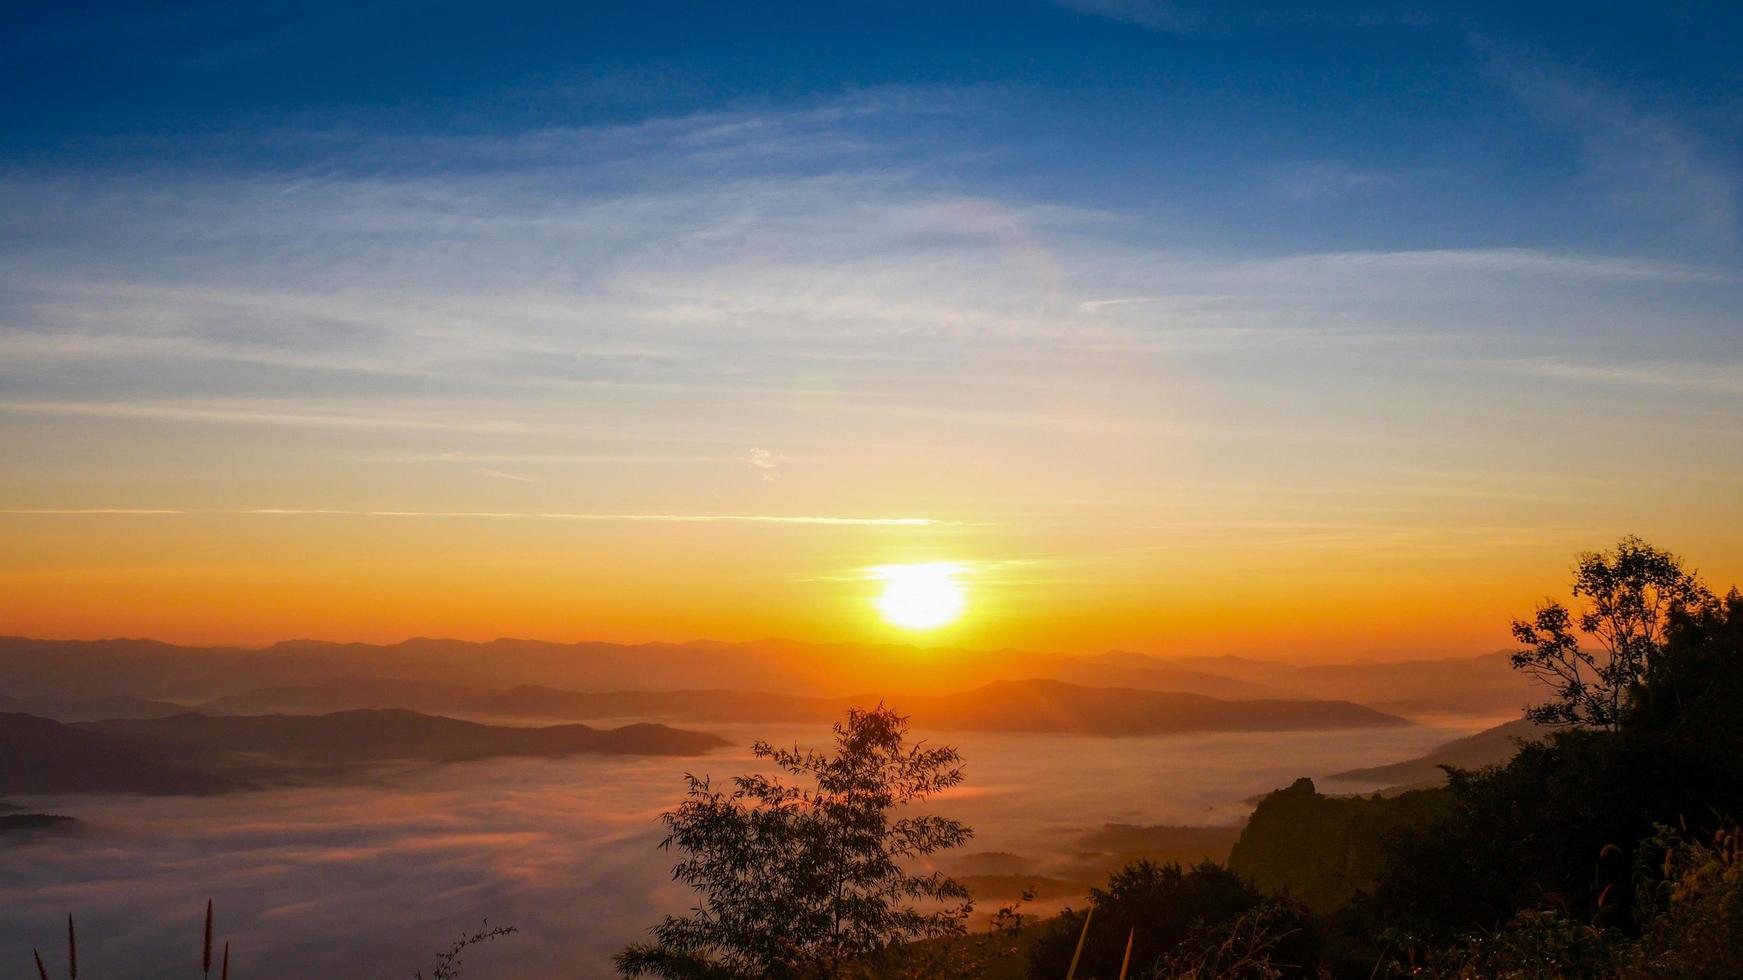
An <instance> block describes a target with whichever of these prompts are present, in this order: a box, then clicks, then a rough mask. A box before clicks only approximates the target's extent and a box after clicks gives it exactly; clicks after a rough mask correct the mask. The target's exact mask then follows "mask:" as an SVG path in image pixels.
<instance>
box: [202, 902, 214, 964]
mask: <svg viewBox="0 0 1743 980" xmlns="http://www.w3.org/2000/svg"><path fill="white" fill-rule="evenodd" d="M200 969H201V970H203V971H204V972H205V974H206V976H208V977H209V976H211V975H212V900H211V899H209V898H208V899H206V950H205V952H204V953H202V954H200Z"/></svg>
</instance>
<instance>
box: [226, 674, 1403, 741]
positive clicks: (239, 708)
mask: <svg viewBox="0 0 1743 980" xmlns="http://www.w3.org/2000/svg"><path fill="white" fill-rule="evenodd" d="M885 700H892V698H891V697H890V696H886V695H880V694H875V693H868V694H862V695H856V696H853V697H842V698H818V697H802V696H798V695H786V694H770V693H762V692H740V691H719V690H709V691H606V692H589V691H564V690H558V689H555V688H546V687H531V686H523V687H516V688H509V689H507V690H498V691H483V692H474V691H469V690H468V689H466V688H463V687H458V686H446V685H434V684H430V683H428V682H421V681H420V682H403V683H402V682H398V681H392V680H385V679H382V678H358V679H339V680H335V681H330V682H327V683H324V684H319V685H312V686H310V687H306V688H295V687H279V688H270V689H265V690H262V691H257V692H249V693H245V694H242V695H237V696H233V697H229V698H222V699H219V700H217V701H213V702H211V703H210V704H208V705H203V706H202V710H212V711H217V712H224V713H257V712H262V711H305V712H321V711H333V710H341V709H344V708H357V707H378V708H385V707H410V708H416V709H419V710H426V711H431V710H447V711H457V712H461V713H464V714H471V715H477V716H481V717H494V718H499V719H521V720H526V719H540V720H551V719H565V720H589V719H598V718H666V719H682V720H685V721H694V722H767V723H776V722H781V723H815V724H827V723H828V722H831V721H834V720H836V719H839V718H840V717H841V716H842V714H844V713H845V712H846V711H847V709H849V708H851V707H855V706H869V705H873V704H877V703H878V702H879V701H885ZM898 707H899V708H900V710H901V711H902V712H904V713H905V714H909V715H911V716H912V718H913V720H914V724H915V726H916V727H918V728H921V729H926V730H950V729H960V730H972V731H1000V732H1034V733H1050V734H1079V735H1108V736H1120V735H1154V734H1175V733H1184V732H1200V731H1300V730H1315V729H1331V728H1376V727H1388V726H1395V725H1404V724H1408V722H1407V721H1406V720H1405V719H1403V718H1400V717H1398V716H1396V715H1390V714H1386V713H1384V712H1380V711H1376V710H1374V709H1372V708H1368V707H1366V706H1363V705H1359V704H1353V703H1351V702H1348V701H1292V700H1277V699H1264V700H1240V701H1231V700H1223V699H1219V698H1212V697H1207V696H1205V695H1201V694H1185V693H1180V692H1173V691H1145V690H1135V689H1128V688H1106V687H1085V686H1082V685H1077V684H1067V683H1065V682H1063V681H1052V680H1037V679H1029V680H1021V681H996V682H994V683H992V684H985V685H982V686H980V687H977V688H973V689H970V690H967V691H961V692H957V693H952V694H943V695H912V694H911V695H907V696H904V697H902V698H900V702H899V704H898Z"/></svg>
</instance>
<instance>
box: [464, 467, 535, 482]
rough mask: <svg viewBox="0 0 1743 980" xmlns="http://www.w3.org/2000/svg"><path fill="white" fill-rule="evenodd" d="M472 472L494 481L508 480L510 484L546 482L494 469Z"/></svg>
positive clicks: (483, 468) (481, 469)
mask: <svg viewBox="0 0 1743 980" xmlns="http://www.w3.org/2000/svg"><path fill="white" fill-rule="evenodd" d="M472 472H474V473H476V474H478V475H479V476H487V477H490V478H491V479H492V480H507V481H509V482H510V483H543V482H545V481H543V480H541V479H539V478H538V477H536V476H527V475H526V474H524V473H510V472H508V471H506V470H493V469H488V468H486V467H479V468H478V469H475V470H473V471H472Z"/></svg>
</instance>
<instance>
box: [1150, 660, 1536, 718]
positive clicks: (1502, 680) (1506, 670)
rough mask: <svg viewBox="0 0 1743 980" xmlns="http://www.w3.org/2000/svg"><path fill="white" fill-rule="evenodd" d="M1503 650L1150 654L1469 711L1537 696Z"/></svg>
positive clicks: (1316, 694)
mask: <svg viewBox="0 0 1743 980" xmlns="http://www.w3.org/2000/svg"><path fill="white" fill-rule="evenodd" d="M1508 657H1509V655H1508V654H1507V653H1504V652H1497V653H1488V654H1483V655H1482V656H1478V657H1442V658H1437V659H1428V660H1392V661H1357V662H1352V663H1334V664H1299V663H1284V662H1279V661H1274V660H1255V659H1252V658H1247V657H1170V658H1155V659H1156V660H1157V661H1158V662H1159V663H1164V664H1172V665H1174V666H1177V667H1188V668H1191V669H1194V670H1201V671H1204V672H1206V673H1210V674H1215V675H1217V676H1219V677H1227V678H1231V679H1234V680H1241V681H1246V682H1248V683H1253V684H1264V685H1267V686H1270V687H1272V688H1274V689H1277V690H1279V691H1281V692H1284V693H1283V694H1282V695H1281V696H1285V697H1298V698H1326V697H1333V698H1348V699H1349V700H1351V701H1359V702H1361V703H1363V704H1377V703H1388V702H1391V703H1401V702H1409V701H1431V702H1433V703H1434V704H1435V705H1436V706H1437V707H1438V708H1443V709H1451V710H1453V711H1457V712H1464V713H1467V714H1473V715H1489V716H1493V715H1497V714H1513V713H1515V712H1517V711H1518V710H1519V709H1520V708H1521V707H1523V706H1525V705H1526V704H1529V703H1531V701H1533V700H1534V699H1535V698H1538V697H1540V696H1541V692H1540V691H1539V690H1538V689H1537V687H1536V685H1535V682H1533V681H1532V680H1531V678H1529V677H1527V676H1525V675H1523V674H1521V673H1520V672H1518V671H1516V670H1514V669H1513V668H1512V665H1511V663H1510V662H1509V659H1508Z"/></svg>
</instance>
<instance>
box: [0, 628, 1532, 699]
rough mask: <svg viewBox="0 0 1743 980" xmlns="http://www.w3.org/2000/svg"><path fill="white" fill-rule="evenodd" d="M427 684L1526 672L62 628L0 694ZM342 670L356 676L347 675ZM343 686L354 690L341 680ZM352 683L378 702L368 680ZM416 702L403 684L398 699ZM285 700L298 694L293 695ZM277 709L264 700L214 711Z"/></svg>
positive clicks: (1341, 677)
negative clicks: (80, 637)
mask: <svg viewBox="0 0 1743 980" xmlns="http://www.w3.org/2000/svg"><path fill="white" fill-rule="evenodd" d="M359 677H366V678H375V679H379V680H380V681H398V682H405V683H408V684H413V685H429V686H428V688H426V689H425V690H424V692H423V694H422V695H421V696H420V697H422V698H425V699H424V700H418V701H417V702H415V703H416V704H417V705H419V706H420V707H425V708H427V709H428V710H435V711H445V710H449V702H447V701H446V700H443V699H444V698H445V696H446V695H445V694H444V693H443V692H442V690H441V689H442V687H443V686H444V685H452V686H458V687H464V688H469V689H473V690H478V689H485V688H489V689H499V688H506V687H520V686H525V687H544V688H552V689H557V690H566V691H583V692H608V691H626V690H639V691H659V690H690V691H697V690H716V689H720V690H726V689H730V690H740V691H757V690H762V691H781V692H784V693H789V694H794V695H802V696H806V697H822V698H843V697H847V696H849V695H857V694H861V693H864V692H866V691H881V692H883V693H886V694H889V695H892V696H902V697H905V696H907V695H911V694H917V693H929V694H930V693H937V692H939V691H950V690H965V689H967V688H971V687H974V686H976V685H980V684H986V683H989V682H995V681H1019V680H1026V679H1031V678H1039V679H1043V680H1055V681H1063V682H1066V683H1070V684H1077V685H1082V686H1085V687H1110V688H1121V689H1130V690H1155V691H1173V692H1178V693H1186V694H1199V695H1204V696H1208V697H1214V698H1221V699H1225V700H1250V699H1277V700H1291V699H1292V700H1349V701H1356V702H1361V703H1376V702H1407V701H1412V700H1415V701H1421V700H1433V701H1435V702H1437V703H1438V704H1440V705H1443V706H1445V707H1447V708H1449V709H1450V710H1452V711H1455V712H1466V713H1487V714H1495V713H1505V712H1511V711H1515V710H1517V709H1518V708H1519V706H1520V705H1521V704H1523V703H1525V702H1526V701H1527V700H1528V699H1529V698H1530V695H1531V689H1530V685H1529V682H1528V681H1527V680H1525V679H1524V678H1522V677H1520V676H1519V674H1518V673H1517V672H1515V671H1513V670H1511V669H1509V667H1508V665H1507V660H1506V656H1505V655H1503V654H1495V655H1488V656H1484V657H1475V658H1448V659H1442V660H1421V661H1401V662H1385V663H1382V662H1372V663H1352V664H1318V665H1302V664H1294V663H1284V662H1281V661H1271V660H1254V659H1248V658H1239V657H1159V656H1154V655H1149V654H1142V653H1131V652H1121V651H1115V652H1110V653H1104V654H1097V655H1093V656H1068V655H1063V654H1048V653H1030V652H1025V651H1019V650H956V649H924V648H918V647H909V646H899V645H877V644H851V643H821V644H810V643H797V642H793V641H787V640H759V641H755V642H749V643H720V642H713V641H696V642H691V643H644V644H630V645H626V644H613V643H587V642H583V643H552V642H546V641H541V640H520V639H500V640H492V641H489V642H486V643H472V642H466V641H460V640H443V639H425V638H419V639H411V640H405V641H403V642H400V643H390V644H368V643H328V642H324V641H314V640H293V641H286V642H284V643H278V644H274V645H272V646H270V647H263V648H258V649H253V648H242V647H183V646H176V645H173V644H167V643H160V642H158V641H155V640H133V639H117V640H94V641H61V640H33V639H27V638H23V637H0V694H4V695H9V696H12V697H17V698H26V699H33V700H41V699H54V700H68V699H89V698H95V697H106V696H110V695H115V694H125V695H130V696H133V697H138V698H146V699H155V700H161V701H175V702H185V703H192V702H202V701H205V702H210V701H215V700H218V699H223V698H227V697H231V696H233V695H237V694H240V693H242V692H249V691H260V690H263V689H271V688H277V687H309V686H316V685H323V684H329V683H334V682H335V680H336V679H340V678H347V679H348V678H359ZM345 683H350V681H346V682H345ZM330 694H331V696H332V697H333V698H338V697H339V696H340V695H342V694H343V691H342V690H340V689H338V688H336V689H335V691H333V692H330ZM357 698H358V699H359V700H362V701H366V702H369V693H368V692H361V691H360V692H358V694H357ZM392 700H394V701H397V702H400V703H402V704H405V705H408V706H409V705H410V704H411V703H413V702H411V701H409V700H408V699H407V698H406V697H405V696H404V695H403V693H402V694H398V695H395V697H394V698H393V699H392ZM324 704H325V707H326V710H341V709H343V708H348V707H366V706H384V705H383V704H382V703H381V698H379V697H377V698H375V700H374V701H373V702H369V703H355V702H346V701H343V700H336V699H335V700H328V701H327V702H324ZM284 707H285V708H286V709H288V707H289V706H288V705H287V706H284ZM231 708H235V709H240V710H244V711H247V710H261V709H262V708H267V709H270V710H277V708H276V707H275V706H272V705H268V704H266V703H265V702H256V703H253V704H249V705H234V706H229V707H219V708H215V709H214V710H231Z"/></svg>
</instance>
